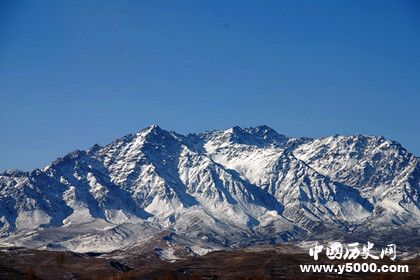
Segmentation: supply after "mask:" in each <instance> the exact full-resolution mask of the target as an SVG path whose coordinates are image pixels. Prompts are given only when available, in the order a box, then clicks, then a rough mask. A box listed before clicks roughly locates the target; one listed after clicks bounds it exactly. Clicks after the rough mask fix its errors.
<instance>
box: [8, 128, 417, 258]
mask: <svg viewBox="0 0 420 280" xmlns="http://www.w3.org/2000/svg"><path fill="white" fill-rule="evenodd" d="M419 195H420V159H419V158H418V157H416V156H415V155H413V154H411V153H410V152H408V151H407V150H406V149H404V148H403V147H402V146H401V145H400V144H399V143H398V142H396V141H390V140H387V139H385V138H384V137H376V136H364V135H351V136H341V135H334V136H330V137H324V138H306V137H300V138H299V137H287V136H285V135H282V134H279V133H277V132H276V131H275V130H273V129H271V128H269V127H267V126H258V127H254V128H240V127H232V128H229V129H227V130H220V131H212V132H204V133H198V134H188V135H181V134H178V133H176V132H169V131H166V130H163V129H161V128H160V127H159V126H156V125H153V126H150V127H147V128H145V129H143V130H141V131H139V132H138V133H134V134H129V135H127V136H124V137H122V138H119V139H117V140H115V141H114V142H112V143H110V144H108V145H106V146H99V145H97V144H95V145H93V146H92V147H91V148H89V149H88V150H86V151H81V150H77V151H74V152H71V153H69V154H67V155H65V156H64V157H62V158H58V159H57V160H55V161H54V162H52V163H51V164H50V165H48V166H46V167H44V168H42V169H35V170H33V171H31V172H23V171H18V170H8V171H5V172H3V173H0V245H2V246H23V247H29V248H48V249H57V250H71V251H75V252H111V251H115V250H124V249H127V248H142V246H143V247H144V246H146V245H147V244H152V246H153V242H156V237H159V238H158V239H159V242H160V243H164V245H162V248H159V250H158V251H159V254H161V255H162V258H166V259H176V258H178V257H179V254H180V252H181V251H183V252H184V253H185V252H187V253H189V254H199V255H201V254H204V253H206V252H208V251H211V250H215V249H221V248H231V247H247V246H250V245H254V244H274V243H282V242H291V243H293V242H294V243H297V244H305V242H308V241H316V240H318V241H330V240H334V241H337V240H342V241H345V242H347V241H359V242H362V243H366V242H367V241H371V242H376V243H383V244H387V243H390V242H393V243H396V244H397V245H398V246H400V248H403V249H405V250H415V249H416V248H418V247H419V246H420V240H419V235H420V199H419Z"/></svg>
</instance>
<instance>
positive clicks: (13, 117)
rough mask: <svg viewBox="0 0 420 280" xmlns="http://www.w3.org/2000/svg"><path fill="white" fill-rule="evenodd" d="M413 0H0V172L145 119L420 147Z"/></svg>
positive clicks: (417, 15)
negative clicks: (356, 136)
mask: <svg viewBox="0 0 420 280" xmlns="http://www.w3.org/2000/svg"><path fill="white" fill-rule="evenodd" d="M419 109H420V4H419V2H418V1H415V0H413V1H335V0H334V1H326V0H323V1H65V0H64V1H45V0H40V1H7V0H3V1H1V2H0V122H1V130H0V131H1V132H0V170H1V169H6V168H20V169H26V170H29V169H32V168H35V167H42V166H44V165H46V164H48V163H49V162H50V161H52V160H54V159H55V158H56V157H58V156H62V155H64V154H66V153H67V152H70V151H72V150H75V149H86V148H87V147H89V146H91V145H92V144H94V143H99V144H106V143H108V142H110V141H112V140H113V139H115V138H117V137H120V136H123V135H125V134H128V133H131V132H135V131H138V130H140V129H142V128H144V127H146V126H148V125H150V124H153V123H156V124H159V125H160V126H161V127H162V128H165V129H168V130H175V131H178V132H180V133H188V132H197V131H204V130H212V129H221V128H227V127H231V126H234V125H240V126H255V125H259V124H266V125H268V126H271V127H272V128H274V129H276V130H277V131H278V132H280V133H283V134H286V135H290V136H314V137H318V136H326V135H331V134H334V133H338V134H353V133H363V134H373V135H384V136H385V137H386V138H390V139H395V140H398V141H399V142H400V143H402V144H403V145H404V146H405V147H406V148H407V149H408V150H410V151H411V152H413V153H415V154H417V155H420V112H419V111H420V110H419Z"/></svg>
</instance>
